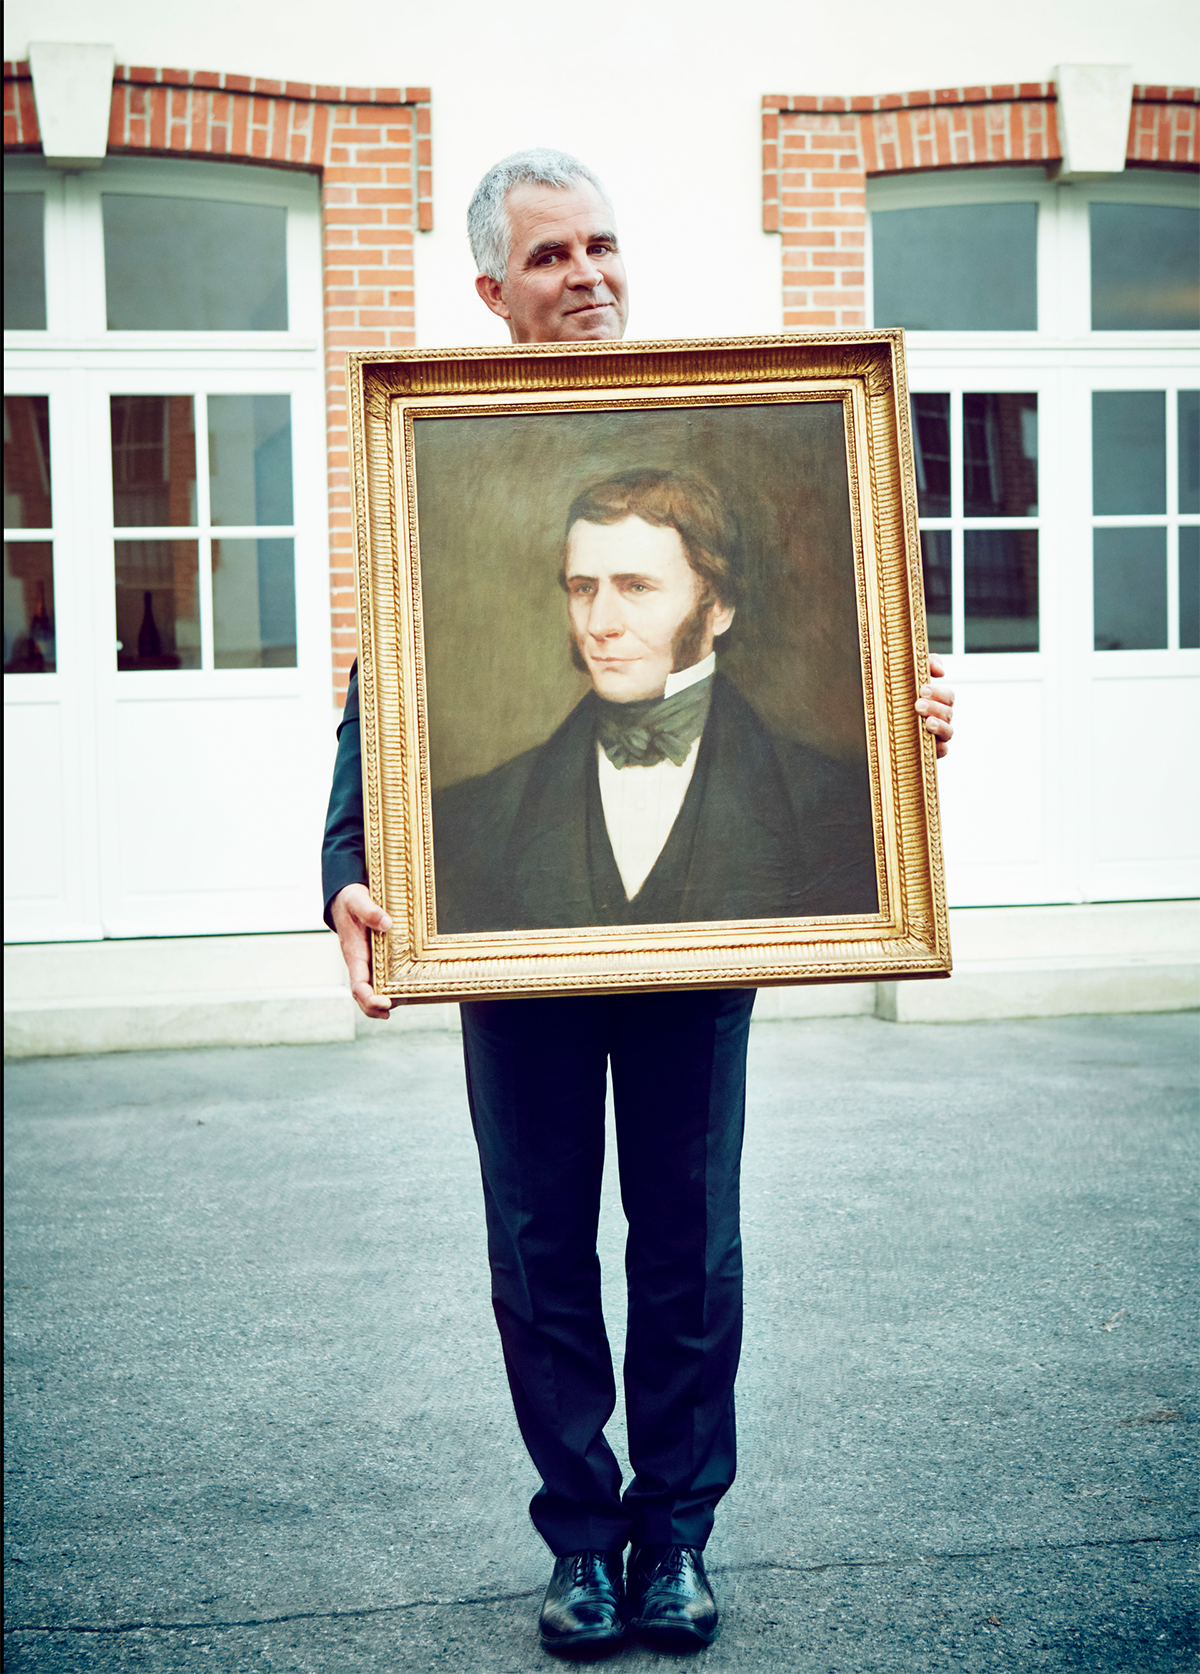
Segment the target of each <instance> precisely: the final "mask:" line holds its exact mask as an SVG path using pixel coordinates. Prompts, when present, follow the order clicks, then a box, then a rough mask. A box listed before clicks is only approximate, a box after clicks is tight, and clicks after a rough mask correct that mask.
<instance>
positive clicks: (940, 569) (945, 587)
mask: <svg viewBox="0 0 1200 1674" xmlns="http://www.w3.org/2000/svg"><path fill="white" fill-rule="evenodd" d="M921 574H922V576H923V578H924V582H925V621H926V623H927V625H928V628H929V649H930V650H931V651H953V649H954V634H953V618H952V616H951V609H952V599H953V584H952V581H951V575H950V531H949V529H922V530H921Z"/></svg>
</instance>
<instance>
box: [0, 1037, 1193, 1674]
mask: <svg viewBox="0 0 1200 1674" xmlns="http://www.w3.org/2000/svg"><path fill="white" fill-rule="evenodd" d="M1197 1060H1198V1052H1197V1019H1196V1017H1195V1016H1194V1015H1175V1016H1140V1017H1097V1018H1083V1017H1080V1018H1064V1019H1054V1020H1047V1021H1038V1022H1020V1023H990V1024H988V1023H981V1024H964V1025H943V1026H936V1027H931V1026H924V1027H922V1026H912V1025H910V1026H897V1025H893V1024H888V1023H883V1022H878V1021H876V1020H875V1019H873V1018H867V1017H861V1018H844V1019H829V1020H821V1021H811V1022H796V1023H783V1022H778V1023H764V1024H760V1025H757V1026H756V1027H755V1029H754V1030H753V1031H752V1039H751V1077H750V1100H749V1111H748V1121H747V1141H746V1155H745V1167H744V1189H743V1201H744V1223H743V1231H744V1241H745V1252H746V1294H747V1331H746V1342H745V1350H744V1355H743V1362H742V1371H741V1376H740V1379H739V1385H738V1396H739V1430H740V1451H741V1459H740V1469H739V1475H738V1480H737V1483H736V1484H735V1486H734V1488H733V1490H732V1492H731V1493H730V1494H729V1496H728V1498H727V1499H726V1500H725V1502H724V1503H723V1505H722V1507H721V1509H720V1511H719V1513H718V1522H717V1529H716V1532H715V1534H714V1536H713V1540H712V1542H711V1544H710V1546H709V1550H708V1557H709V1567H710V1573H711V1574H712V1577H713V1580H714V1583H715V1586H716V1589H717V1592H718V1595H719V1599H720V1602H721V1606H722V1612H723V1624H722V1628H721V1633H720V1636H719V1638H718V1639H717V1642H716V1643H715V1645H714V1646H713V1647H712V1648H711V1649H710V1650H709V1651H707V1652H705V1653H703V1654H702V1655H701V1656H700V1658H699V1659H691V1666H692V1667H694V1668H696V1669H697V1671H698V1674H699V1671H700V1670H703V1671H704V1674H716V1671H718V1670H721V1671H725V1670H738V1671H743V1670H745V1671H755V1674H757V1671H759V1670H763V1671H765V1670H772V1671H778V1670H783V1671H787V1674H793V1671H794V1674H876V1671H878V1674H883V1671H889V1674H890V1671H893V1670H894V1671H897V1674H932V1671H934V1670H943V1669H945V1670H966V1671H970V1674H985V1671H986V1674H992V1671H995V1674H1001V1671H1003V1674H1012V1671H1014V1670H1015V1671H1024V1670H1036V1671H1038V1674H1042V1671H1046V1674H1051V1671H1053V1674H1058V1671H1060V1670H1061V1671H1067V1670H1070V1671H1072V1674H1073V1671H1076V1670H1103V1671H1104V1674H1110V1671H1114V1670H1129V1671H1131V1674H1132V1671H1136V1674H1168V1671H1170V1674H1176V1671H1182V1670H1184V1669H1188V1670H1191V1669H1194V1667H1195V1666H1196V1656H1197V1634H1196V1611H1195V1603H1196V1589H1195V1573H1194V1563H1195V1557H1196V1550H1197V1524H1198V1519H1197V1515H1196V1511H1197V1499H1196V1467H1195V1455H1196V1444H1197V1437H1198V1435H1200V1423H1198V1420H1200V1395H1198V1392H1197V1377H1196V1361H1197V1354H1196V1320H1197V1310H1196V1294H1195V1293H1196V1288H1197V1284H1196V1278H1197V1271H1196V1270H1197V1263H1196V1251H1197V1243H1196V1225H1195V1211H1196V1174H1197V1170H1196V1163H1197V1156H1196V1152H1197V1132H1198V1124H1197ZM7 1095H8V1096H7V1108H8V1114H7V1124H6V1150H5V1165H6V1179H7V1246H8V1264H7V1278H6V1301H7V1315H8V1350H7V1362H6V1397H7V1423H6V1451H7V1472H8V1474H7V1588H6V1591H7V1618H6V1627H5V1664H4V1666H5V1668H6V1669H9V1668H11V1669H14V1670H21V1671H26V1670H28V1671H31V1674H33V1671H36V1674H47V1671H51V1670H53V1671H55V1674H57V1671H59V1670H62V1671H68V1670H69V1671H75V1670H79V1671H84V1670H87V1671H93V1670H94V1671H103V1674H109V1671H116V1670H126V1669H138V1670H145V1671H150V1674H159V1671H164V1674H165V1671H167V1670H172V1671H173V1670H213V1671H222V1674H224V1671H233V1670H254V1671H256V1674H258V1671H261V1674H273V1671H276V1670H280V1671H283V1670H288V1671H291V1670H297V1671H303V1674H342V1671H346V1674H351V1671H353V1674H360V1671H368V1670H369V1671H373V1674H374V1671H377V1674H408V1671H409V1670H413V1671H416V1670H426V1669H431V1670H432V1669H436V1670H462V1671H464V1674H465V1671H470V1674H516V1671H525V1670H538V1669H543V1670H549V1669H552V1668H553V1667H555V1666H556V1665H555V1664H554V1663H553V1661H552V1660H551V1659H549V1658H547V1657H545V1656H544V1655H543V1654H542V1652H541V1651H540V1650H539V1648H538V1644H537V1634H536V1616H537V1607H538V1603H539V1601H540V1597H541V1592H542V1589H543V1588H544V1586H545V1582H546V1578H547V1575H548V1573H549V1567H550V1559H549V1555H548V1553H547V1552H546V1550H545V1548H544V1547H543V1546H542V1544H541V1542H540V1540H539V1538H538V1537H537V1535H536V1534H535V1532H534V1531H533V1529H532V1526H531V1525H530V1523H529V1521H528V1518H527V1514H526V1509H525V1508H526V1504H527V1502H528V1499H529V1496H530V1494H531V1493H532V1492H533V1490H534V1489H535V1488H536V1486H537V1482H536V1479H535V1477H534V1475H533V1471H532V1468H531V1466H530V1465H529V1462H528V1460H527V1458H526V1456H525V1454H524V1451H523V1449H522V1446H521V1443H520V1438H519V1436H518V1434H517V1429H516V1424H515V1421H514V1419H513V1417H512V1413H511V1409H510V1407H509V1403H508V1396H507V1390H506V1386H505V1382H504V1376H503V1371H502V1366H501V1360H500V1352H499V1345H498V1341H497V1339H496V1336H495V1329H494V1326H493V1323H492V1317H491V1310H490V1306H489V1301H488V1279H487V1263H486V1258H485V1249H484V1228H483V1218H482V1206H481V1201H480V1189H479V1179H478V1170H477V1164H476V1159H475V1155H474V1150H473V1146H472V1142H471V1135H470V1128H469V1123H468V1119H467V1111H466V1101H465V1096H464V1092H463V1083H462V1071H461V1063H460V1045H459V1041H458V1039H457V1038H456V1037H455V1036H454V1035H451V1034H447V1033H427V1034H426V1033H399V1032H397V1033H396V1034H393V1035H389V1034H388V1033H387V1031H386V1029H377V1030H373V1031H371V1033H370V1034H369V1035H368V1036H366V1037H364V1038H362V1039H360V1040H358V1041H357V1042H347V1043H344V1044H338V1045H329V1046H312V1047H271V1048H257V1049H212V1050H207V1051H187V1052H161V1053H138V1054H125V1055H112V1056H108V1057H100V1058H63V1059H47V1060H41V1061H30V1062H23V1063H18V1064H14V1065H12V1066H10V1067H9V1069H8V1072H7ZM621 1243H622V1223H621V1215H620V1206H619V1202H618V1199H617V1196H616V1191H615V1182H614V1181H613V1180H612V1179H611V1178H610V1179H609V1180H608V1182H607V1185H606V1195H605V1208H604V1218H603V1226H602V1233H601V1253H602V1257H603V1261H604V1266H605V1273H606V1285H607V1296H608V1304H609V1305H608V1315H609V1321H610V1328H611V1335H612V1338H613V1347H614V1352H615V1353H616V1354H617V1355H618V1356H619V1354H620V1350H621V1338H622V1333H623V1302H622V1295H621ZM610 1433H611V1435H612V1438H613V1441H614V1445H615V1446H616V1447H617V1449H618V1452H619V1453H620V1452H622V1449H623V1446H624V1437H623V1431H622V1428H621V1424H620V1409H618V1414H617V1416H616V1418H615V1419H614V1423H613V1426H612V1429H611V1432H610ZM686 1660H687V1659H676V1658H671V1657H660V1656H656V1655H655V1654H653V1653H652V1652H650V1651H649V1650H645V1649H641V1648H630V1649H628V1650H626V1651H624V1652H623V1653H622V1654H621V1656H620V1657H619V1658H618V1660H617V1661H616V1663H615V1664H610V1665H609V1666H611V1667H614V1668H615V1669H617V1670H620V1671H621V1674H626V1671H628V1674H634V1671H637V1674H648V1671H650V1670H652V1669H666V1668H668V1667H673V1666H676V1665H677V1664H678V1665H682V1664H683V1663H684V1662H685V1661H686Z"/></svg>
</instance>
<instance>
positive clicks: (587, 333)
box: [559, 307, 622, 343]
mask: <svg viewBox="0 0 1200 1674" xmlns="http://www.w3.org/2000/svg"><path fill="white" fill-rule="evenodd" d="M621 326H622V322H621V317H620V315H619V314H618V313H617V310H616V309H615V308H612V307H607V308H585V309H582V310H578V311H576V312H575V313H572V314H564V315H563V318H562V325H561V336H560V339H559V340H560V342H561V341H563V340H564V339H571V338H574V339H575V340H576V341H577V342H584V343H606V342H608V341H609V340H610V339H611V338H614V337H620V335H621Z"/></svg>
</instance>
